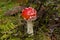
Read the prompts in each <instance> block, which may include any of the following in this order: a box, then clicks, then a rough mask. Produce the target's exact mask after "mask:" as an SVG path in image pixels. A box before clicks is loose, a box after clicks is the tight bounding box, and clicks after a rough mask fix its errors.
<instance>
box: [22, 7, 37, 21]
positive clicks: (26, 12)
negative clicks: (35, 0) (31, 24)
mask: <svg viewBox="0 0 60 40" xmlns="http://www.w3.org/2000/svg"><path fill="white" fill-rule="evenodd" d="M22 17H23V18H24V19H25V20H30V21H31V20H35V19H36V18H37V11H36V10H35V9H34V8H32V7H29V8H25V9H23V10H22Z"/></svg>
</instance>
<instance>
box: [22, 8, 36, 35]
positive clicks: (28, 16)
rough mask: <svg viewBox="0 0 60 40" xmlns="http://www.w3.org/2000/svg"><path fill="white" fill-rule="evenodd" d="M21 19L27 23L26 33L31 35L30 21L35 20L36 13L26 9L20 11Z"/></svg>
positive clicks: (31, 24) (31, 26) (31, 9)
mask: <svg viewBox="0 0 60 40" xmlns="http://www.w3.org/2000/svg"><path fill="white" fill-rule="evenodd" d="M22 17H23V19H24V20H26V22H27V33H28V34H31V35H33V34H34V33H33V23H32V21H34V20H36V19H37V11H36V10H35V9H34V8H32V7H28V8H25V9H23V10H22Z"/></svg>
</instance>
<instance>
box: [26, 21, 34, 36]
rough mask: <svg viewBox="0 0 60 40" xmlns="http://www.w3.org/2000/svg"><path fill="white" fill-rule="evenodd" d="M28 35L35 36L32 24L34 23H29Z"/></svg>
mask: <svg viewBox="0 0 60 40" xmlns="http://www.w3.org/2000/svg"><path fill="white" fill-rule="evenodd" d="M27 33H28V34H31V35H33V23H32V21H27Z"/></svg>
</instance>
